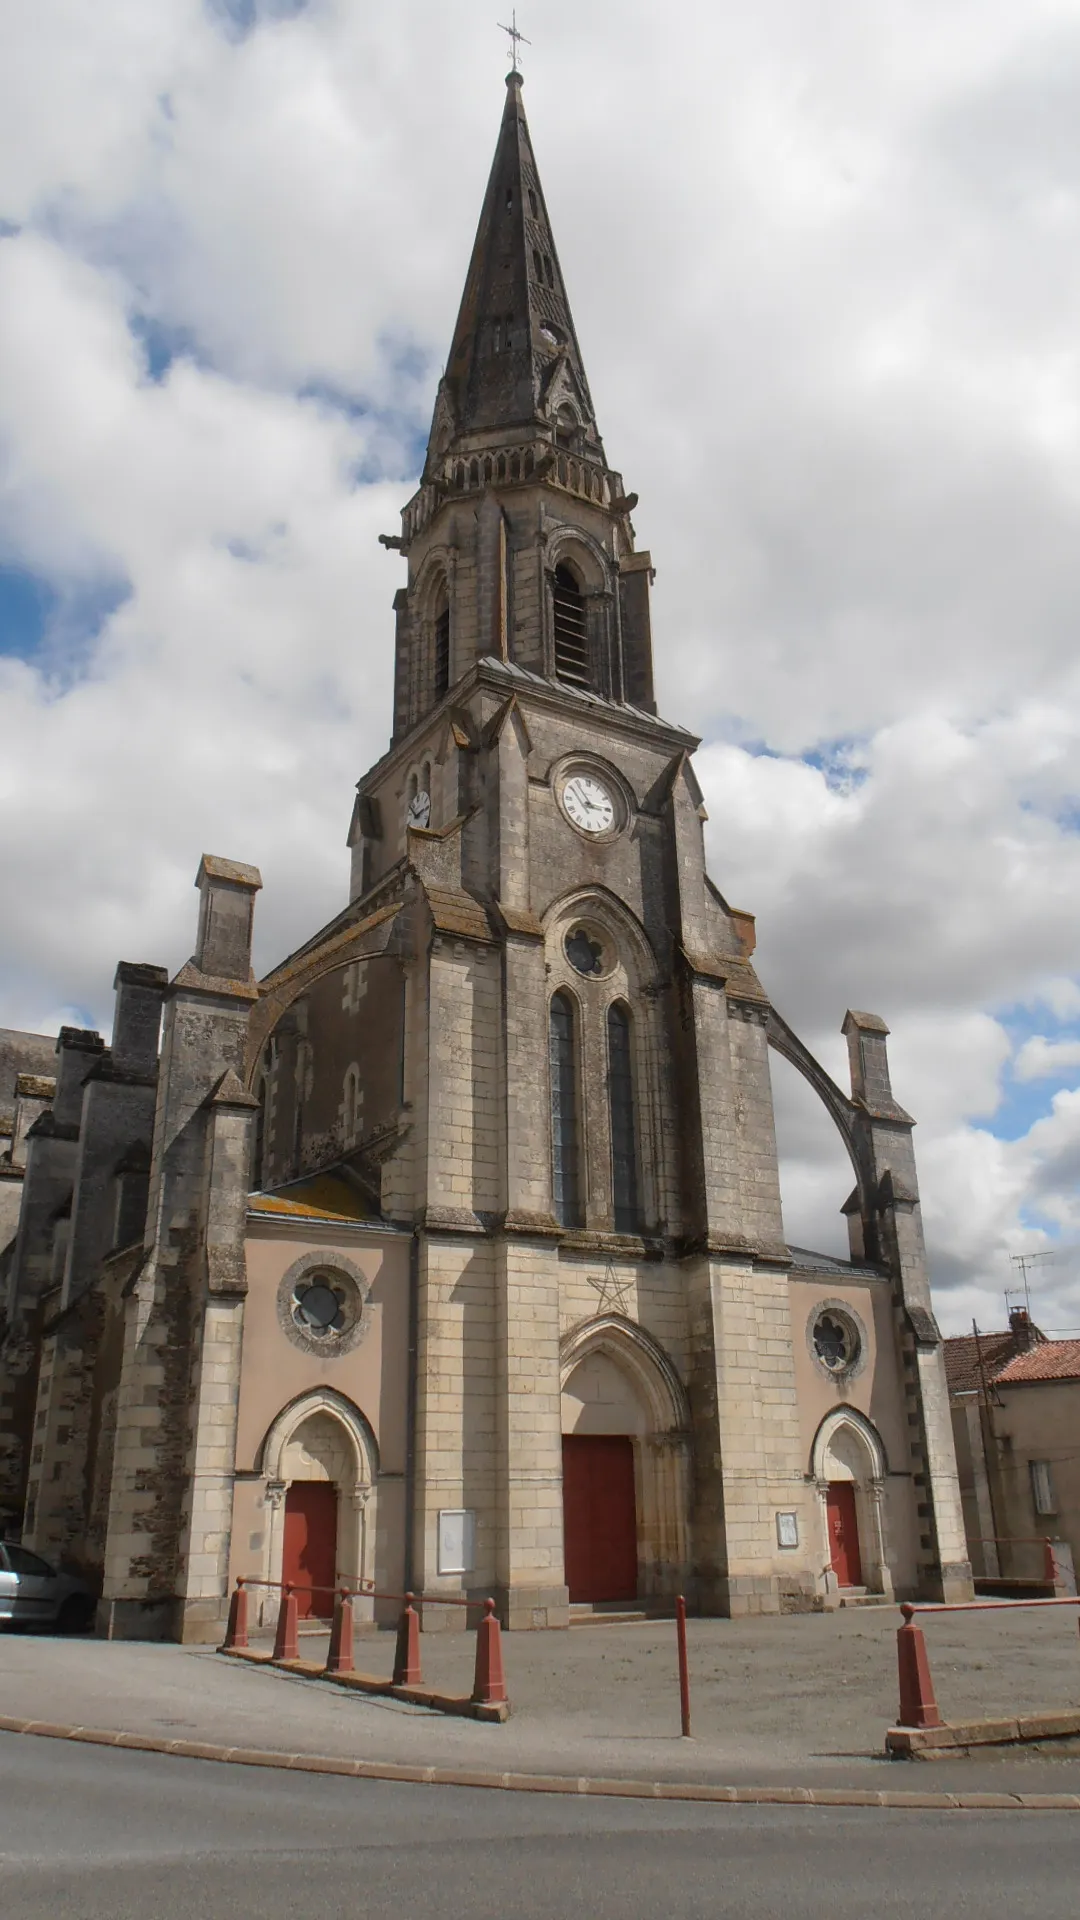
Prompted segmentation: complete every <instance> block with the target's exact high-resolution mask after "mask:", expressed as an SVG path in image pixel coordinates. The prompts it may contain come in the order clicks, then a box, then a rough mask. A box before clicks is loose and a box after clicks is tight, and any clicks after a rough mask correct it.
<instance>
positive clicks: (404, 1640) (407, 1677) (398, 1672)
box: [393, 1593, 422, 1687]
mask: <svg viewBox="0 0 1080 1920" xmlns="http://www.w3.org/2000/svg"><path fill="white" fill-rule="evenodd" d="M393 1684H394V1686H395V1687H418V1686H420V1685H421V1684H422V1681H421V1674H420V1622H419V1620H418V1619H417V1615H416V1608H415V1607H414V1606H413V1595H412V1594H411V1593H407V1594H406V1595H405V1608H404V1611H403V1613H402V1615H401V1619H400V1620H399V1621H398V1630H397V1651H396V1652H395V1654H394V1681H393Z"/></svg>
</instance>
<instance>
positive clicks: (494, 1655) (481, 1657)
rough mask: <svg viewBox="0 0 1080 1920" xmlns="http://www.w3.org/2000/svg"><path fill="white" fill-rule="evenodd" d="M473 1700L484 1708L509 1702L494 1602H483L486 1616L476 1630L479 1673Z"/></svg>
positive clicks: (477, 1670)
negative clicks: (501, 1702)
mask: <svg viewBox="0 0 1080 1920" xmlns="http://www.w3.org/2000/svg"><path fill="white" fill-rule="evenodd" d="M472 1698H473V1699H474V1700H475V1701H476V1702H477V1703H478V1704H481V1705H484V1706H495V1705H497V1704H498V1702H500V1701H502V1700H505V1699H506V1676H505V1674H504V1673H503V1657H502V1628H501V1627H500V1626H499V1622H498V1620H497V1619H496V1616H495V1602H494V1600H485V1601H484V1617H483V1619H482V1620H481V1622H480V1625H479V1626H478V1627H477V1629H476V1672H475V1675H474V1677H473V1690H472Z"/></svg>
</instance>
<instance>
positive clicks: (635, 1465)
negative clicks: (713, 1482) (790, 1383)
mask: <svg viewBox="0 0 1080 1920" xmlns="http://www.w3.org/2000/svg"><path fill="white" fill-rule="evenodd" d="M562 1428H563V1513H564V1552H565V1568H566V1579H567V1584H568V1586H569V1588H570V1599H571V1603H572V1604H573V1603H574V1602H578V1603H594V1604H595V1603H598V1602H603V1601H616V1602H618V1601H622V1602H627V1601H629V1602H634V1601H637V1600H643V1599H656V1598H660V1597H670V1596H671V1595H672V1594H675V1593H677V1592H679V1591H681V1589H682V1587H683V1586H684V1585H685V1583H686V1574H687V1571H688V1561H689V1528H688V1503H689V1435H690V1409H689V1405H688V1402H687V1398H686V1393H685V1389H684V1388H683V1385H682V1382H681V1380H680V1379H679V1376H678V1373H677V1372H676V1370H675V1368H674V1366H673V1365H672V1363H671V1361H670V1360H669V1359H668V1356H667V1355H666V1354H665V1353H664V1351H663V1348H662V1347H660V1345H659V1344H658V1342H657V1341H655V1340H654V1339H653V1338H652V1337H651V1335H649V1334H648V1333H646V1332H645V1330H644V1328H642V1327H639V1326H636V1325H635V1324H634V1322H633V1321H630V1320H627V1319H624V1317H623V1316H622V1315H621V1314H615V1313H611V1314H603V1315H601V1316H600V1317H599V1318H598V1319H595V1320H590V1321H586V1322H584V1323H583V1324H582V1325H581V1326H578V1327H575V1328H574V1329H573V1331H572V1332H571V1333H570V1334H568V1335H567V1337H566V1339H565V1340H564V1341H563V1345H562Z"/></svg>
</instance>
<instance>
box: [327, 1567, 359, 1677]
mask: <svg viewBox="0 0 1080 1920" xmlns="http://www.w3.org/2000/svg"><path fill="white" fill-rule="evenodd" d="M352 1670H353V1610H352V1600H351V1599H350V1597H349V1595H348V1594H347V1593H346V1592H345V1590H344V1588H343V1589H342V1591H341V1592H340V1593H339V1594H338V1597H337V1599H336V1601H335V1602H334V1624H333V1626H332V1627H331V1629H330V1651H329V1653H328V1654H327V1656H326V1671H327V1673H351V1672H352Z"/></svg>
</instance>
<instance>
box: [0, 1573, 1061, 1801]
mask: <svg viewBox="0 0 1080 1920" xmlns="http://www.w3.org/2000/svg"><path fill="white" fill-rule="evenodd" d="M899 1620H900V1616H899V1611H898V1609H896V1608H893V1607H882V1608H866V1609H857V1610H851V1611H848V1610H843V1611H841V1612H839V1613H835V1614H832V1615H802V1616H795V1617H793V1618H775V1619H764V1620H755V1621H746V1622H740V1621H731V1620H692V1621H691V1622H690V1623H689V1651H690V1666H691V1688H692V1704H693V1735H694V1737H693V1738H692V1739H691V1740H683V1739H682V1738H680V1734H679V1697H678V1677H677V1668H676V1649H675V1627H674V1622H672V1621H650V1622H646V1623H642V1624H639V1625H638V1624H635V1625H626V1626H603V1627H597V1626H590V1627H587V1628H573V1629H571V1630H570V1631H569V1632H562V1633H554V1632H549V1633H523V1634H508V1635H505V1636H504V1641H503V1645H504V1652H505V1662H506V1673H507V1684H508V1688H509V1692H510V1696H511V1701H512V1704H513V1713H512V1717H511V1719H510V1720H509V1721H508V1722H507V1724H506V1725H505V1726H502V1727H499V1726H489V1725H481V1724H478V1723H476V1722H473V1721H468V1720H458V1719H450V1718H447V1717H445V1716H443V1715H440V1714H436V1713H432V1712H430V1711H429V1710H427V1709H424V1708H417V1707H412V1706H408V1705H405V1704H402V1703H399V1702H396V1701H390V1700H385V1699H372V1698H367V1697H364V1696H363V1695H357V1694H355V1693H345V1692H344V1691H343V1690H341V1689H338V1688H335V1687H333V1686H331V1685H329V1684H326V1683H322V1682H312V1681H307V1680H303V1679H300V1678H297V1677H294V1676H292V1675H288V1674H281V1673H278V1672H263V1671H260V1670H259V1669H257V1668H254V1667H252V1666H251V1665H249V1664H247V1663H244V1662H240V1661H232V1660H227V1659H224V1658H222V1657H221V1656H220V1655H219V1654H217V1653H216V1652H214V1651H212V1650H209V1649H205V1648H180V1647H175V1646H164V1645H143V1644H138V1643H132V1642H111V1643H107V1642H103V1641H97V1640H92V1639H87V1640H80V1639H56V1638H50V1637H45V1636H38V1635H33V1636H31V1635H26V1634H18V1635H15V1634H10V1633H9V1634H6V1635H0V1715H3V1716H6V1717H9V1718H10V1717H14V1718H18V1717H26V1718H35V1719H40V1720H55V1721H60V1722H64V1723H67V1724H75V1725H84V1726H90V1727H105V1728H117V1729H124V1730H125V1731H129V1732H135V1733H148V1734H152V1735H154V1736H155V1737H158V1738H170V1737H175V1738H185V1739H203V1740H207V1741H213V1742H219V1743H221V1744H225V1745H244V1746H254V1747H266V1748H278V1749H281V1748H285V1749H288V1750H289V1751H290V1752H297V1753H323V1754H335V1755H343V1756H349V1757H355V1758H360V1759H367V1760H380V1759H381V1760H387V1761H395V1762H412V1763H420V1764H423V1765H437V1766H447V1765H449V1766H455V1765H456V1766H473V1767H483V1768H492V1767H495V1768H504V1769H507V1770H524V1771H544V1772H556V1773H570V1774H585V1775H597V1774H603V1775H608V1776H611V1775H619V1776H623V1777H631V1778H647V1779H664V1778H667V1779H671V1780H679V1779H682V1780H710V1781H713V1782H717V1781H722V1782H727V1783H732V1784H737V1783H739V1782H747V1781H752V1782H756V1783H759V1784H768V1783H770V1782H776V1783H780V1782H786V1783H791V1782H802V1783H805V1784H807V1785H830V1786H831V1785H873V1786H882V1785H884V1784H886V1779H885V1776H886V1775H887V1776H888V1780H887V1784H888V1785H889V1786H890V1787H891V1786H895V1785H899V1784H901V1781H900V1780H899V1779H898V1775H901V1774H902V1775H903V1782H902V1784H904V1785H915V1784H918V1785H919V1786H925V1787H927V1788H930V1787H933V1788H934V1789H935V1790H937V1789H946V1788H947V1789H950V1790H951V1789H952V1788H953V1786H960V1785H961V1784H964V1785H966V1786H973V1785H975V1784H979V1783H983V1782H985V1783H986V1784H987V1785H988V1786H991V1787H992V1786H999V1785H1000V1786H1004V1785H1005V1775H1006V1774H1008V1775H1009V1776H1013V1775H1016V1776H1018V1777H1021V1776H1022V1781H1023V1790H1024V1791H1031V1790H1036V1788H1037V1787H1041V1785H1042V1777H1043V1776H1045V1783H1046V1788H1047V1790H1048V1791H1068V1792H1073V1791H1077V1790H1078V1783H1080V1753H1076V1752H1075V1750H1071V1751H1070V1750H1067V1749H1057V1750H1054V1749H1053V1748H1050V1747H1042V1748H1038V1749H1030V1750H1029V1749H1025V1750H1023V1751H1022V1752H1009V1753H998V1754H996V1755H989V1756H984V1757H980V1758H979V1759H978V1760H974V1759H972V1760H963V1759H954V1760H948V1761H943V1762H940V1763H936V1764H935V1765H933V1766H931V1767H928V1766H920V1767H917V1768H915V1767H903V1766H902V1765H901V1764H899V1763H896V1762H889V1761H887V1760H885V1758H884V1756H883V1750H882V1749H883V1739H884V1733H885V1729H886V1727H887V1726H888V1725H890V1724H891V1722H892V1721H893V1719H894V1718H895V1713H896V1701H897V1692H896V1656H895V1634H896V1628H897V1626H898V1625H899ZM925 1626H926V1634H927V1642H928V1646H929V1649H930V1656H931V1663H932V1668H933V1674H934V1680H935V1684H936V1688H937V1696H938V1703H939V1706H940V1707H941V1711H942V1713H943V1715H944V1716H945V1717H946V1718H954V1719H959V1718H970V1717H977V1716H980V1715H993V1716H997V1715H1006V1714H1015V1713H1017V1712H1022V1711H1025V1710H1026V1711H1037V1710H1038V1709H1040V1708H1042V1709H1050V1708H1063V1707H1066V1706H1069V1705H1074V1704H1078V1703H1080V1634H1078V1632H1077V1616H1076V1612H1075V1611H1074V1610H1073V1609H1070V1608H1064V1607H1063V1608H1059V1609H1046V1610H1045V1611H1040V1610H1032V1611H1022V1612H1021V1611H1009V1610H1005V1609H1002V1610H1000V1611H998V1610H996V1609H995V1610H991V1611H989V1612H984V1613H974V1614H955V1615H952V1616H940V1615H931V1616H928V1617H927V1619H926V1622H925ZM266 1645H267V1650H269V1642H268V1641H267V1643H266ZM474 1645H475V1639H474V1636H473V1635H472V1634H463V1633H445V1634H425V1635H423V1636H422V1639H421V1653H422V1660H423V1669H424V1679H425V1681H426V1682H428V1683H430V1684H431V1685H432V1686H433V1687H437V1688H439V1689H442V1690H445V1691H448V1692H456V1693H467V1692H468V1691H469V1689H470V1686H471V1680H472V1660H473V1650H474ZM325 1646H326V1637H325V1635H319V1634H305V1635H304V1636H303V1637H302V1639H301V1654H302V1656H303V1657H304V1658H318V1657H319V1656H320V1654H321V1653H322V1652H323V1651H324V1649H325ZM393 1653H394V1640H393V1635H392V1634H390V1633H386V1632H381V1633H367V1634H362V1635H358V1636H357V1645H356V1658H357V1667H358V1669H360V1670H361V1671H365V1672H369V1673H372V1674H375V1675H378V1676H382V1677H387V1678H388V1677H389V1675H390V1671H391V1668H392V1665H393Z"/></svg>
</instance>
